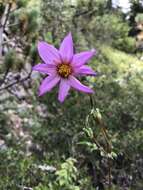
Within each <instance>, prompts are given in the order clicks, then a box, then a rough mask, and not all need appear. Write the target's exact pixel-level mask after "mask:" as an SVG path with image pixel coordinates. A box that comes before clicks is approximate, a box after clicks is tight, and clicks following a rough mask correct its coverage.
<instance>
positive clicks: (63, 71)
mask: <svg viewBox="0 0 143 190" xmlns="http://www.w3.org/2000/svg"><path fill="white" fill-rule="evenodd" d="M57 71H58V74H59V75H60V76H61V77H63V78H67V77H68V76H69V75H70V74H71V73H72V68H71V66H70V65H69V64H68V63H61V64H59V65H58V66H57Z"/></svg>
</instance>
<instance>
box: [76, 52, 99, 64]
mask: <svg viewBox="0 0 143 190" xmlns="http://www.w3.org/2000/svg"><path fill="white" fill-rule="evenodd" d="M95 53H96V51H95V50H91V51H84V52H81V53H77V54H75V55H74V56H73V60H72V64H73V65H74V66H78V67H80V66H82V65H84V64H85V63H87V62H88V61H89V59H91V58H92V57H93V56H94V55H95Z"/></svg>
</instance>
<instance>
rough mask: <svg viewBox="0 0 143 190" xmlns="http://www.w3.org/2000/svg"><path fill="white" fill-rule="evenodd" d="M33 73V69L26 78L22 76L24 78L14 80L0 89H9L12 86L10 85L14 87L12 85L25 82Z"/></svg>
mask: <svg viewBox="0 0 143 190" xmlns="http://www.w3.org/2000/svg"><path fill="white" fill-rule="evenodd" d="M31 73H32V71H30V73H29V74H28V75H27V76H26V77H24V78H22V79H20V80H17V81H14V82H13V83H11V84H8V85H6V86H4V87H2V88H0V91H2V90H6V89H8V88H10V87H12V86H14V85H16V84H18V83H23V82H24V81H26V80H28V79H30V77H31Z"/></svg>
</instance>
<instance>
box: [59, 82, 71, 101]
mask: <svg viewBox="0 0 143 190" xmlns="http://www.w3.org/2000/svg"><path fill="white" fill-rule="evenodd" d="M69 89H70V85H69V83H68V80H66V79H61V81H60V87H59V94H58V100H59V101H60V102H61V103H62V102H63V101H64V100H65V98H66V97H67V95H68V92H69Z"/></svg>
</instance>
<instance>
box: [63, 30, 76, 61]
mask: <svg viewBox="0 0 143 190" xmlns="http://www.w3.org/2000/svg"><path fill="white" fill-rule="evenodd" d="M60 55H61V58H62V60H63V61H65V62H70V61H71V59H72V57H73V40H72V35H71V33H69V34H68V35H67V36H66V37H65V38H64V40H63V41H62V43H61V45H60Z"/></svg>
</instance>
